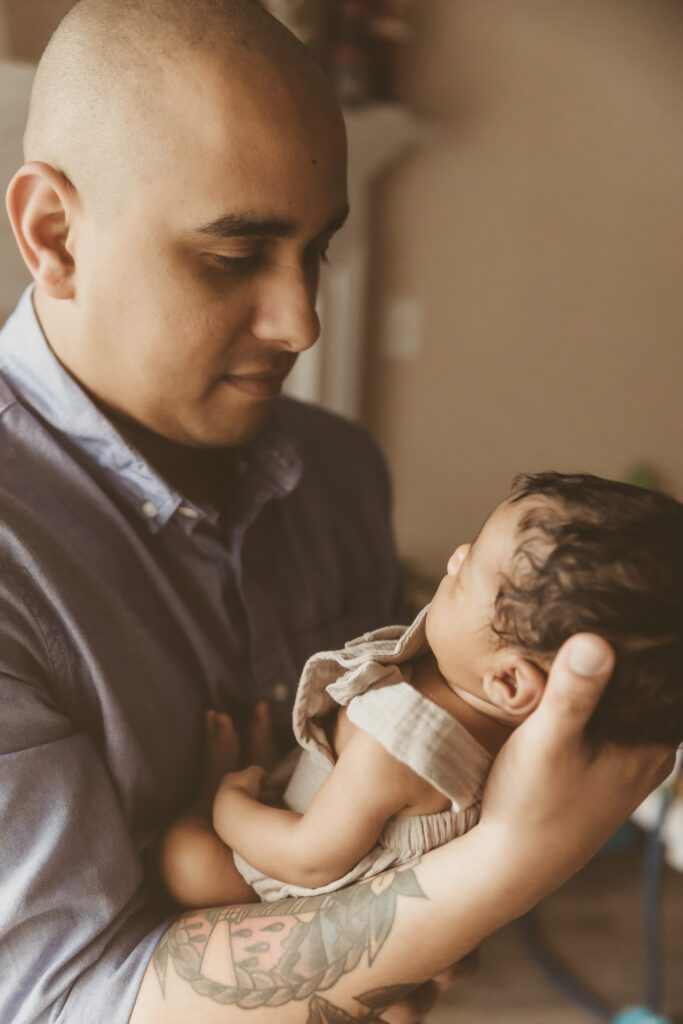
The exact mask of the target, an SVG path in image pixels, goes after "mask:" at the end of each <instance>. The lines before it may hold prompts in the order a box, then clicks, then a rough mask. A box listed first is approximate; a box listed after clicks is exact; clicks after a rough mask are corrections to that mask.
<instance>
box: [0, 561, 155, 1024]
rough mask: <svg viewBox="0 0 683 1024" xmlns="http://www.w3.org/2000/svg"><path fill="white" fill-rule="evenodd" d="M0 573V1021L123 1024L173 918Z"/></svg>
mask: <svg viewBox="0 0 683 1024" xmlns="http://www.w3.org/2000/svg"><path fill="white" fill-rule="evenodd" d="M3 576H4V574H3V573H0V1020H1V1021H7V1022H9V1021H12V1024H35V1022H50V1024H81V1022H83V1024H85V1022H88V1024H91V1022H93V1021H107V1024H125V1022H127V1021H128V1019H129V1017H130V1014H131V1012H132V1008H133V1005H134V1002H135V998H136V995H137V992H138V989H139V986H140V983H141V981H142V976H143V974H144V972H145V969H146V966H147V963H148V962H149V959H150V957H151V955H152V953H153V951H154V949H155V947H156V944H157V943H158V941H159V939H160V937H161V935H162V934H163V931H164V930H165V928H166V927H167V926H168V924H169V921H170V919H168V918H163V915H162V914H161V912H160V911H158V910H157V911H154V910H153V909H152V907H151V905H149V904H148V902H147V900H146V898H145V888H144V885H143V866H142V863H141V860H140V858H139V857H138V856H137V854H136V852H135V850H134V849H133V847H132V843H131V840H130V838H129V836H128V834H127V830H126V827H125V822H124V819H123V815H122V812H121V808H120V806H119V803H118V801H117V797H116V793H115V791H114V788H113V786H112V784H111V781H110V779H109V776H108V774H107V770H106V766H105V764H104V763H103V761H102V759H101V758H100V756H99V754H98V752H97V750H96V748H95V745H94V743H93V741H92V740H91V739H90V738H89V737H88V736H86V735H85V734H84V733H82V732H79V731H78V729H77V728H76V727H75V726H74V724H73V723H72V722H70V721H69V720H67V718H66V717H65V716H64V715H63V714H61V713H60V710H59V709H58V708H57V707H55V706H54V703H53V701H52V699H51V694H50V689H51V687H50V670H51V669H50V658H49V654H48V646H47V644H46V640H45V637H44V636H43V635H42V633H41V630H40V627H39V625H38V623H37V620H36V619H35V618H34V617H33V616H32V614H31V613H30V612H29V611H27V609H26V607H25V606H24V605H22V604H21V603H20V602H19V600H18V599H17V594H16V589H15V588H10V587H9V586H8V583H7V580H6V579H3Z"/></svg>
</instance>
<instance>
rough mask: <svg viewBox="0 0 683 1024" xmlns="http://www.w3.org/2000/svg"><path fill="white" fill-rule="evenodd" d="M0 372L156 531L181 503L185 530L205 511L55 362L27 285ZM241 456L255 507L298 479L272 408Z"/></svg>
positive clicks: (288, 441)
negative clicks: (258, 483) (258, 482)
mask: <svg viewBox="0 0 683 1024" xmlns="http://www.w3.org/2000/svg"><path fill="white" fill-rule="evenodd" d="M0 373H2V374H3V375H5V376H6V378H7V379H8V382H9V384H10V385H11V387H12V390H13V391H14V392H15V394H16V395H17V397H18V398H19V399H20V400H21V401H22V402H23V403H24V404H25V405H27V406H29V407H30V408H31V409H32V410H33V411H34V412H36V413H37V414H38V416H39V417H40V418H41V419H42V420H43V421H44V422H45V423H47V424H48V425H49V426H50V427H51V428H52V429H54V430H55V431H57V432H58V433H60V434H61V435H63V436H64V437H66V438H68V440H69V442H70V443H71V445H72V446H73V447H75V448H76V449H78V450H79V451H81V452H83V453H84V454H86V455H87V456H88V457H89V458H90V459H91V460H93V461H94V462H96V463H97V465H98V466H99V467H100V469H101V470H102V471H103V472H104V473H105V474H106V476H107V477H109V478H110V479H111V482H112V484H113V486H114V487H115V488H116V490H117V491H118V492H120V493H121V494H122V495H124V497H125V498H127V500H128V501H129V503H130V504H131V505H132V506H133V507H134V508H135V509H136V510H137V512H138V514H139V515H140V516H141V518H143V519H144V520H145V521H146V522H147V524H148V526H149V527H150V529H151V530H152V531H154V532H156V531H158V530H160V529H161V528H162V527H163V526H164V525H165V524H166V523H167V522H168V520H169V519H170V518H171V517H172V516H174V515H175V514H176V513H177V512H178V510H179V509H182V510H185V511H186V510H187V509H188V508H191V509H192V511H193V513H194V515H193V516H192V517H191V518H190V517H188V516H187V515H185V516H183V517H181V518H180V519H179V522H182V523H183V525H184V526H185V527H186V528H188V527H189V526H190V525H191V522H192V520H193V519H194V520H196V519H199V518H202V517H203V516H204V514H205V513H204V510H202V509H200V508H198V507H197V506H194V505H193V504H192V503H191V502H189V501H187V500H186V499H185V498H184V497H183V496H182V495H181V494H179V493H178V492H177V491H174V490H173V488H172V487H170V486H169V484H168V483H167V482H166V481H165V480H164V479H163V478H162V477H160V476H159V474H158V473H156V471H155V470H154V469H153V468H152V466H151V465H150V464H149V463H148V462H147V461H146V460H145V459H144V457H143V456H142V455H141V454H140V452H138V451H137V450H136V449H135V448H134V447H133V446H132V445H131V444H129V443H128V441H126V440H125V439H124V438H123V437H122V435H121V434H120V433H119V431H118V430H117V429H116V427H115V426H114V424H113V423H112V422H111V421H110V420H109V419H108V418H107V417H106V416H105V415H104V413H102V412H101V411H100V409H98V407H97V406H96V405H95V403H94V402H93V401H92V400H91V399H90V398H89V396H88V395H87V394H86V392H85V391H84V390H83V388H82V387H81V386H80V385H79V384H78V383H77V381H76V380H75V379H74V378H73V377H72V376H71V374H70V373H69V372H68V371H67V370H66V369H65V368H64V367H63V366H62V364H61V363H60V362H59V360H58V359H57V357H56V356H55V354H54V352H53V351H52V349H51V348H50V346H49V344H48V342H47V340H46V338H45V335H44V334H43V331H42V328H41V326H40V323H39V322H38V317H37V316H36V312H35V309H34V307H33V285H31V286H29V287H28V288H27V289H26V291H25V292H24V294H23V295H22V297H21V299H20V301H19V303H18V305H17V307H16V309H15V311H14V313H13V314H12V316H11V317H10V318H9V320H8V321H7V323H6V324H5V326H4V327H3V329H2V331H0ZM241 455H242V456H243V457H242V458H241V459H240V464H241V467H242V476H243V477H244V479H247V478H248V477H251V476H252V475H254V474H258V475H259V476H260V477H261V478H262V481H263V487H262V488H260V490H261V499H260V500H259V501H258V505H259V507H260V506H261V505H262V504H263V503H264V501H265V500H267V499H268V498H269V497H279V496H283V495H285V494H287V493H289V492H290V491H292V490H293V489H294V487H296V485H297V483H298V482H299V479H300V477H301V473H302V463H301V458H300V455H299V453H298V451H297V449H296V445H295V443H294V439H293V438H292V436H291V434H290V433H289V431H288V430H287V428H286V427H285V425H284V423H283V422H282V417H281V416H280V411H279V409H278V408H277V407H276V411H275V414H274V416H273V417H272V418H271V420H270V422H269V424H268V426H267V427H266V429H265V430H264V431H263V433H262V434H260V435H259V436H258V437H257V438H255V439H254V440H253V441H251V442H250V443H249V444H247V445H245V446H244V448H243V449H242V451H241ZM249 518H250V519H251V518H253V515H250V516H249Z"/></svg>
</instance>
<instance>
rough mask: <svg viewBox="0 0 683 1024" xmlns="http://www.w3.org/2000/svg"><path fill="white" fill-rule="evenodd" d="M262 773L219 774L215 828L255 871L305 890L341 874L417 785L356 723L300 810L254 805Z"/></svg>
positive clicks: (370, 844)
mask: <svg viewBox="0 0 683 1024" xmlns="http://www.w3.org/2000/svg"><path fill="white" fill-rule="evenodd" d="M261 777H262V773H261V770H260V769H258V768H247V769H246V770H245V771H242V772H233V773H232V774H230V775H226V776H225V777H224V779H223V781H222V782H221V784H220V786H219V788H218V792H217V794H216V799H215V801H214V810H213V824H214V828H215V829H216V832H217V833H218V835H219V836H220V837H221V839H222V840H223V841H224V842H225V843H226V844H227V845H228V846H230V847H231V848H232V849H233V850H235V851H237V853H239V854H240V855H241V856H242V857H244V859H245V860H246V861H248V863H250V864H251V865H253V866H254V867H255V868H256V869H257V870H259V871H262V872H263V873H264V874H265V875H268V876H269V877H271V878H277V879H278V880H280V881H283V882H289V883H290V884H292V885H299V886H302V887H305V888H317V887H318V886H322V885H326V884H328V883H329V882H332V881H334V880H335V879H337V878H339V877H341V876H342V875H344V874H345V873H346V872H347V871H348V870H349V869H350V868H351V867H353V865H354V864H356V863H357V862H358V861H359V860H360V859H361V857H362V856H363V855H364V854H365V853H367V852H368V850H370V849H372V847H373V845H374V844H375V841H376V840H377V838H378V836H379V834H380V833H381V831H382V829H383V827H384V825H385V823H386V821H387V820H388V819H389V818H390V817H391V816H392V815H393V814H396V813H398V811H400V810H401V809H402V808H404V807H406V806H408V805H409V804H412V803H414V801H415V798H416V794H417V792H418V791H419V790H421V789H422V786H423V780H422V779H420V778H419V777H418V776H417V775H415V773H414V772H413V771H412V770H411V769H410V768H408V767H407V765H404V764H401V763H400V762H399V761H397V760H396V758H394V757H392V755H391V754H389V753H388V752H387V751H386V750H385V748H384V747H383V746H382V745H381V744H380V743H378V742H377V740H375V739H374V738H373V737H372V736H370V735H369V734H368V733H366V732H364V731H363V730H362V729H357V730H356V731H355V732H354V734H353V736H351V738H350V739H349V741H348V742H347V744H346V745H345V747H344V749H343V751H342V753H341V754H340V756H339V759H338V760H337V763H336V764H335V766H334V768H333V770H332V773H331V774H330V776H329V777H328V778H327V779H326V780H325V782H324V783H323V785H322V786H321V787H320V789H319V790H318V792H317V793H316V795H315V796H314V798H313V800H312V801H311V803H310V804H309V806H308V807H307V809H306V811H305V813H304V814H296V813H295V812H294V811H289V810H281V809H279V808H276V807H268V806H266V805H265V804H262V803H259V801H258V800H257V799H256V794H257V792H258V784H259V781H260V779H261Z"/></svg>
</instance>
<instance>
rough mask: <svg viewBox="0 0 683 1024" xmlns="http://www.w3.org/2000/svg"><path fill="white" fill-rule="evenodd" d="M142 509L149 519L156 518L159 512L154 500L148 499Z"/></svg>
mask: <svg viewBox="0 0 683 1024" xmlns="http://www.w3.org/2000/svg"><path fill="white" fill-rule="evenodd" d="M142 511H143V512H144V513H145V515H146V516H147V518H148V519H154V517H155V516H157V515H158V514H159V509H158V508H157V507H156V505H155V504H154V502H153V501H146V502H145V504H144V505H143V506H142Z"/></svg>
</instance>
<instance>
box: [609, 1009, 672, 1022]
mask: <svg viewBox="0 0 683 1024" xmlns="http://www.w3.org/2000/svg"><path fill="white" fill-rule="evenodd" d="M612 1024H672V1022H671V1021H670V1020H669V1018H668V1017H660V1016H659V1015H658V1014H656V1013H653V1012H652V1010H648V1008H647V1006H631V1007H629V1009H628V1010H622V1012H621V1013H618V1014H617V1016H616V1017H613V1018H612Z"/></svg>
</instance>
